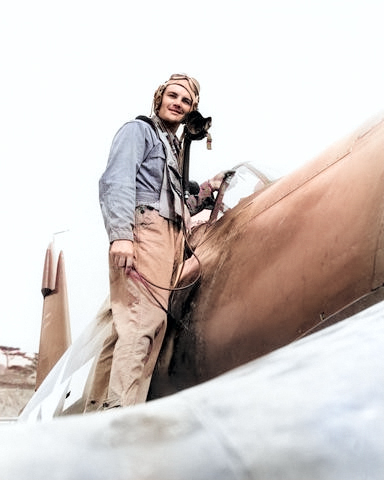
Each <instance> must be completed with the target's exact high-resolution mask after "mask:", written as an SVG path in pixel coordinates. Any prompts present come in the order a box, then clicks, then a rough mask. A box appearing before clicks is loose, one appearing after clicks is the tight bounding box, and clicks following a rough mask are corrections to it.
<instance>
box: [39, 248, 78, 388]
mask: <svg viewBox="0 0 384 480" xmlns="http://www.w3.org/2000/svg"><path fill="white" fill-rule="evenodd" d="M41 292H42V294H43V297H44V304H43V315H42V321H41V332H40V346H39V360H38V364H37V375H36V390H37V389H38V388H39V386H40V385H41V383H42V382H43V380H44V379H45V377H46V376H47V375H48V373H49V372H50V371H51V369H52V368H53V367H54V365H55V364H56V362H57V361H58V360H59V359H60V357H61V356H62V355H63V353H64V352H65V351H66V350H67V348H68V347H69V346H70V344H71V330H70V320H69V308H68V295H67V283H66V278H65V267H64V255H63V252H62V251H61V252H60V254H59V257H58V259H57V261H56V258H55V255H54V249H53V244H52V243H50V244H49V246H48V249H47V252H46V255H45V263H44V272H43V282H42V288H41Z"/></svg>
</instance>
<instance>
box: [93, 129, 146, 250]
mask: <svg viewBox="0 0 384 480" xmlns="http://www.w3.org/2000/svg"><path fill="white" fill-rule="evenodd" d="M144 154H145V131H144V128H143V127H142V126H141V125H140V124H139V123H138V122H128V123H126V124H125V125H123V126H122V127H121V128H120V130H119V131H118V132H117V133H116V135H115V137H114V139H113V142H112V146H111V150H110V154H109V158H108V163H107V167H106V169H105V171H104V173H103V175H102V176H101V178H100V181H99V200H100V207H101V212H102V215H103V218H104V224H105V228H106V231H107V234H108V238H109V241H110V242H113V241H114V240H133V232H132V229H133V225H134V217H135V200H136V174H137V171H138V169H139V168H140V165H141V163H142V161H143V158H144Z"/></svg>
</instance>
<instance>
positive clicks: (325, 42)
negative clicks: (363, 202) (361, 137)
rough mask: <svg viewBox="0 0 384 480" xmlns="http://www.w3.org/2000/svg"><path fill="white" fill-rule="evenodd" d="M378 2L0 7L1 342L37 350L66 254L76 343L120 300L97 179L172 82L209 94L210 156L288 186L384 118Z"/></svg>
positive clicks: (383, 34) (210, 160)
mask: <svg viewBox="0 0 384 480" xmlns="http://www.w3.org/2000/svg"><path fill="white" fill-rule="evenodd" d="M382 10H383V8H382V1H381V0H377V1H374V0H362V1H355V0H321V1H315V0H306V1H299V0H290V1H286V0H277V1H270V0H268V1H258V0H248V1H246V0H236V1H226V0H222V1H220V2H217V1H213V0H204V1H203V0H196V1H194V2H176V1H170V0H165V1H159V0H156V1H155V0H150V1H145V0H141V1H140V2H139V1H138V2H129V1H128V0H105V1H99V0H93V1H91V0H66V1H65V2H64V1H62V2H58V1H56V0H34V1H33V2H31V1H29V0H19V1H17V0H15V1H12V2H11V1H10V0H9V1H8V2H3V3H2V5H1V7H0V40H1V42H0V45H1V47H0V49H1V66H2V73H1V77H0V85H1V106H0V115H1V117H0V118H1V120H0V121H1V142H0V158H1V163H0V165H1V167H0V168H1V178H2V187H1V189H0V195H1V221H2V240H1V249H0V265H1V270H0V272H1V273H0V275H1V286H2V289H1V291H2V304H3V308H2V315H1V320H0V345H7V346H15V347H20V348H22V349H25V350H27V351H31V352H32V351H37V349H38V342H39V334H40V321H41V313H42V305H43V303H42V302H43V299H42V296H41V293H40V288H41V278H42V270H43V262H44V256H45V250H46V248H47V246H48V244H49V242H50V241H51V240H52V239H53V236H54V234H55V232H61V231H65V233H62V234H59V235H55V238H56V244H57V247H58V249H60V248H62V249H63V251H64V257H65V264H66V271H67V283H68V290H69V303H70V313H71V321H72V333H73V337H74V338H76V336H77V335H78V334H79V333H80V332H81V331H82V329H83V328H84V326H85V325H86V324H87V323H89V322H90V321H91V320H92V319H93V317H94V316H95V314H96V312H97V310H98V308H99V306H100V305H101V303H102V302H103V300H104V298H105V297H106V295H107V293H108V278H107V276H108V274H107V249H108V243H107V236H106V233H105V231H104V226H103V223H102V219H101V214H100V211H99V204H98V179H99V177H100V175H101V174H102V172H103V170H104V168H105V165H106V161H107V156H108V151H109V147H110V144H111V141H112V137H113V135H114V134H115V132H116V130H117V129H118V128H119V127H120V126H121V125H122V124H123V123H124V122H126V121H127V120H130V119H132V118H134V117H135V116H137V115H140V114H144V115H148V114H149V113H150V108H151V101H152V96H153V92H154V91H155V89H156V88H157V86H158V85H159V84H160V83H162V82H163V81H165V80H166V79H167V78H168V77H169V75H170V74H171V73H175V72H187V73H189V74H190V75H192V76H194V77H196V78H197V79H198V80H199V82H200V84H201V102H200V111H201V113H202V114H203V115H205V116H208V115H209V116H212V118H213V125H212V128H211V133H212V136H213V143H212V151H207V150H205V144H204V143H203V142H200V143H197V144H194V145H192V151H191V176H192V177H193V178H194V179H196V180H198V181H200V182H201V181H204V180H205V179H207V178H208V177H209V176H211V175H213V174H214V173H216V172H218V171H220V170H223V169H225V168H231V167H232V166H233V165H235V164H237V163H239V162H241V161H250V162H252V163H253V164H254V165H255V166H256V167H258V168H259V169H261V170H264V171H265V172H266V173H268V174H270V175H272V176H274V177H278V176H280V175H283V174H286V173H288V172H290V171H292V170H294V169H296V168H297V167H299V166H300V165H301V164H303V163H304V162H306V161H309V160H311V159H312V158H313V157H314V156H315V155H317V154H318V153H320V152H321V151H322V150H324V149H325V148H326V147H327V146H328V145H330V144H331V143H333V142H334V141H336V140H339V139H340V138H342V137H343V136H344V135H346V134H348V133H350V132H351V131H353V130H355V129H356V128H358V127H359V126H360V125H361V124H362V123H364V122H365V121H366V120H369V119H370V118H371V117H372V116H375V115H376V114H378V113H381V112H382V111H383V110H384V93H383V92H384V90H383V85H384V64H383V61H382V58H383V51H382V48H383V46H384V29H383V23H382V19H383V12H382Z"/></svg>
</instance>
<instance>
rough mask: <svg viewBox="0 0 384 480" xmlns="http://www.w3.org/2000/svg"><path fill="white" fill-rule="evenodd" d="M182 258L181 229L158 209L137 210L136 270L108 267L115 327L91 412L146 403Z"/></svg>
mask: <svg viewBox="0 0 384 480" xmlns="http://www.w3.org/2000/svg"><path fill="white" fill-rule="evenodd" d="M180 253H181V236H180V229H179V227H178V226H177V225H176V224H175V223H173V222H171V221H170V220H167V219H165V218H163V217H161V216H160V215H159V213H158V212H157V211H156V210H154V209H151V208H149V207H138V208H136V213H135V227H134V262H133V267H134V268H133V269H132V271H131V272H130V274H129V275H126V274H125V272H124V269H121V268H120V269H116V268H114V267H113V266H111V265H110V268H109V272H110V301H111V310H112V318H113V324H112V330H111V334H110V336H109V337H108V338H107V339H106V341H105V343H104V347H103V350H102V352H101V354H100V357H99V361H98V365H97V366H96V371H95V376H94V381H93V388H91V392H90V396H89V397H88V398H89V401H88V402H87V403H88V407H89V408H87V410H92V409H94V408H97V407H98V406H100V403H104V402H105V403H106V404H107V405H108V406H114V405H122V406H127V405H134V404H136V403H142V402H145V400H146V398H147V394H148V390H149V385H150V381H151V377H152V373H153V370H154V367H155V364H156V361H157V358H158V355H159V352H160V348H161V345H162V343H163V339H164V335H165V330H166V326H167V313H166V311H165V310H166V309H167V308H168V299H169V290H167V288H168V287H170V286H171V285H172V282H173V276H174V275H175V272H176V267H177V262H176V261H175V259H178V258H179V255H180ZM147 281H149V282H150V283H148V282H147ZM152 284H154V285H156V286H153V285H152ZM157 286H160V287H164V289H160V288H157ZM109 368H110V377H109V384H108V391H107V395H105V393H106V392H105V390H106V383H107V382H108V379H107V378H106V372H107V371H108V370H109ZM100 396H103V397H104V399H102V398H100ZM105 396H106V397H107V398H105ZM90 404H92V406H93V407H91V406H90Z"/></svg>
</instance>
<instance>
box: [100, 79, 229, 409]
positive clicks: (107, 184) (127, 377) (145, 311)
mask: <svg viewBox="0 0 384 480" xmlns="http://www.w3.org/2000/svg"><path fill="white" fill-rule="evenodd" d="M199 93H200V86H199V83H198V82H197V81H196V80H195V79H193V78H192V77H189V76H188V75H184V74H182V75H178V74H175V75H172V76H171V77H170V79H169V80H168V81H167V82H165V83H164V84H162V85H160V87H159V88H158V89H157V90H156V92H155V94H154V99H153V107H152V109H153V115H152V117H151V119H148V118H146V117H138V118H137V119H135V120H134V121H131V122H128V123H126V124H125V125H123V126H122V127H121V129H120V130H119V131H118V132H117V134H116V136H115V137H114V139H113V143H112V146H111V151H110V155H109V159H108V164H107V168H106V170H105V172H104V174H103V175H102V177H101V179H100V185H99V186H100V205H101V210H102V214H103V217H104V223H105V227H106V230H107V234H108V237H109V241H110V249H109V264H110V302H111V311H112V318H113V332H112V334H111V336H110V337H109V339H108V340H107V341H106V343H105V345H104V349H103V351H102V353H101V356H100V359H99V370H100V369H101V370H102V369H103V368H104V372H105V371H106V370H108V368H106V366H108V365H109V364H110V362H112V363H111V367H110V378H109V385H108V392H107V395H106V398H105V399H104V407H105V408H111V407H115V406H126V405H134V404H136V403H141V402H144V401H145V400H146V397H147V393H148V389H149V384H150V381H151V376H152V373H153V369H154V367H155V363H156V361H157V358H158V355H159V352H160V348H161V345H162V342H163V338H164V334H165V330H166V322H167V308H168V297H169V288H170V287H171V285H172V281H173V279H174V275H175V271H176V270H175V267H177V262H175V259H176V260H177V258H180V248H181V242H180V232H181V224H182V221H183V217H184V216H185V215H184V214H185V211H186V207H185V205H184V202H183V195H182V184H181V183H182V181H181V165H180V160H181V159H180V150H181V146H180V141H179V139H178V138H177V135H176V134H177V130H178V128H179V126H180V125H181V123H182V122H183V120H184V118H185V116H186V115H187V114H188V113H189V112H191V111H192V110H196V109H197V107H198V103H199ZM221 178H222V177H221V176H220V175H219V176H216V177H214V179H213V180H212V182H209V181H208V182H205V184H204V185H202V187H201V189H200V194H199V196H198V197H197V203H198V204H201V201H202V198H203V197H210V196H211V195H212V192H213V190H217V189H218V188H219V187H220V183H221ZM192 203H193V202H192ZM194 204H196V198H194ZM195 206H196V205H194V207H195ZM97 376H98V370H96V376H95V378H96V383H97V382H99V383H100V379H99V380H97ZM91 399H92V397H91ZM91 403H93V404H94V405H95V406H96V407H97V403H98V402H97V401H96V400H95V399H94V400H92V401H91Z"/></svg>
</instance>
